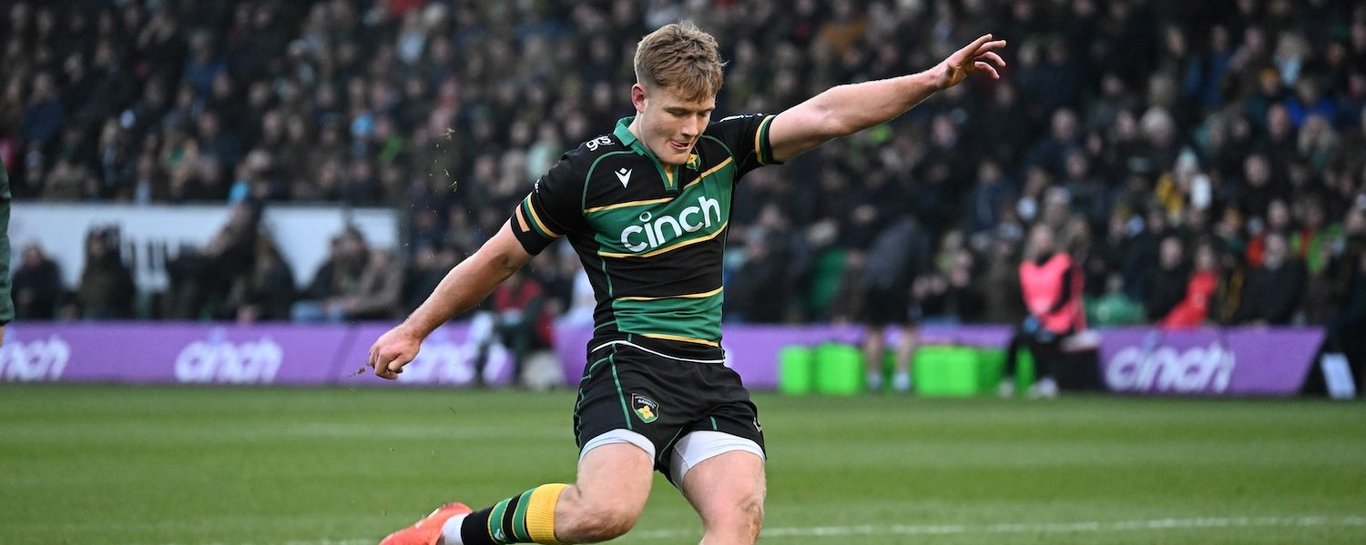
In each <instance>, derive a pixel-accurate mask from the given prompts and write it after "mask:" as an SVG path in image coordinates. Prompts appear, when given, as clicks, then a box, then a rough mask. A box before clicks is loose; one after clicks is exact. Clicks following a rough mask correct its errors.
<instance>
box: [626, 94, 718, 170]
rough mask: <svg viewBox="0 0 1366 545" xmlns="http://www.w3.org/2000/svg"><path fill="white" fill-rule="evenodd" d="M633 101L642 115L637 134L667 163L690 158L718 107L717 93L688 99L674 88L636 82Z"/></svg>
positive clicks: (682, 162)
mask: <svg viewBox="0 0 1366 545" xmlns="http://www.w3.org/2000/svg"><path fill="white" fill-rule="evenodd" d="M631 101H632V102H634V103H635V106H636V115H637V116H638V117H639V122H640V125H639V130H640V134H639V135H637V136H638V137H639V138H640V140H641V142H644V143H645V145H646V146H647V147H649V148H650V151H652V152H654V154H655V156H656V157H659V160H660V161H662V162H663V163H665V164H669V165H682V164H685V163H687V162H688V155H689V154H691V153H692V148H693V145H695V144H697V139H698V138H701V136H702V131H705V130H706V129H707V123H709V122H711V112H712V110H715V109H716V97H715V96H710V97H707V98H705V99H702V100H696V101H693V100H686V99H684V98H682V97H680V96H679V95H678V94H677V93H675V92H673V90H672V89H669V88H664V87H655V86H653V85H651V86H649V87H648V88H647V87H646V86H644V85H641V84H639V83H637V84H636V85H635V86H634V87H632V88H631Z"/></svg>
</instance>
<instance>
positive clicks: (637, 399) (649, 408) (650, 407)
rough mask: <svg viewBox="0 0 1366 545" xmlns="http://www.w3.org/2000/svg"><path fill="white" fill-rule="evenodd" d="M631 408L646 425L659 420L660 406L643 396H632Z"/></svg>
mask: <svg viewBox="0 0 1366 545" xmlns="http://www.w3.org/2000/svg"><path fill="white" fill-rule="evenodd" d="M631 408H632V410H634V411H635V412H636V416H638V417H640V421H641V422H644V423H646V424H649V423H651V422H654V421H655V419H657V418H659V404H658V403H655V400H653V399H650V398H648V397H645V396H643V395H640V394H631Z"/></svg>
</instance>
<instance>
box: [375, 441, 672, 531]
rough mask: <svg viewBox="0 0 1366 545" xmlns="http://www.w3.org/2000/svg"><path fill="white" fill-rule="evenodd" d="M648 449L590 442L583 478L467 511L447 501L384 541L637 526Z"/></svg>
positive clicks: (645, 493) (645, 492)
mask: <svg viewBox="0 0 1366 545" xmlns="http://www.w3.org/2000/svg"><path fill="white" fill-rule="evenodd" d="M650 460H651V457H650V454H649V453H647V452H645V451H643V450H641V448H640V447H637V446H636V445H634V444H630V443H616V444H606V445H603V446H601V447H597V448H593V449H592V450H589V451H588V452H587V453H585V454H584V456H583V459H582V460H581V461H580V462H579V475H578V482H577V483H576V484H573V485H565V484H544V485H541V486H538V487H536V488H533V489H531V490H527V491H526V492H523V493H521V494H518V495H516V496H512V497H510V498H507V499H505V500H503V501H500V502H498V503H496V504H494V505H492V506H490V507H488V508H486V509H482V510H479V511H475V512H470V509H469V508H468V507H465V506H464V505H463V504H448V505H447V506H444V507H442V508H441V509H438V510H437V511H436V512H433V513H432V514H431V515H429V516H428V517H427V518H425V519H423V520H421V521H419V522H418V523H417V524H415V525H413V526H411V527H409V528H405V529H403V530H399V531H398V532H394V533H393V534H391V535H390V536H389V537H387V538H385V539H384V541H382V542H380V543H381V545H507V544H510V543H545V544H557V543H596V542H599V541H607V540H609V539H613V538H616V537H618V536H620V535H622V534H624V533H626V531H627V530H630V529H631V527H632V526H634V525H635V522H636V520H637V519H638V518H639V517H640V513H641V511H643V510H644V509H645V500H646V498H648V497H649V495H650V482H651V471H652V467H653V464H652V463H651V461H650Z"/></svg>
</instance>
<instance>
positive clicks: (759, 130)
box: [706, 114, 779, 179]
mask: <svg viewBox="0 0 1366 545" xmlns="http://www.w3.org/2000/svg"><path fill="white" fill-rule="evenodd" d="M772 123H773V116H772V115H766V114H741V115H732V116H730V117H726V118H723V119H721V120H720V121H717V122H715V123H712V124H711V125H710V126H708V127H707V133H706V134H708V135H710V136H712V137H715V138H716V139H718V140H720V141H721V142H723V143H724V144H725V145H726V147H727V148H730V152H731V154H732V155H734V156H735V166H736V168H737V169H738V172H736V175H735V177H736V179H739V177H740V176H743V175H744V174H745V173H746V172H749V171H751V170H754V169H756V168H759V167H761V166H765V165H776V164H779V162H778V161H775V160H774V159H773V146H772V145H770V144H769V141H768V127H769V125H771V124H772Z"/></svg>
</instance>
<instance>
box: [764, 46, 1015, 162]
mask: <svg viewBox="0 0 1366 545" xmlns="http://www.w3.org/2000/svg"><path fill="white" fill-rule="evenodd" d="M1005 45H1006V42H1005V40H992V39H991V35H990V34H987V35H985V36H982V37H980V38H977V40H975V41H973V42H972V43H971V44H968V46H967V47H964V48H962V49H959V50H958V51H957V52H955V53H954V54H952V55H949V57H948V58H946V59H944V60H943V61H941V62H940V63H939V64H938V65H936V66H935V67H934V68H931V69H929V70H926V71H924V72H920V73H917V74H908V75H905V76H900V77H895V78H889V79H883V80H877V81H868V82H863V83H853V84H848V85H840V86H837V87H833V88H831V89H829V90H827V91H825V92H823V93H821V94H819V95H816V96H814V97H811V98H810V99H808V100H807V101H806V102H803V103H801V104H798V105H796V106H793V107H792V108H791V109H788V110H786V111H784V112H782V113H780V114H778V116H777V117H775V118H774V119H773V122H772V125H771V126H770V127H769V143H770V145H771V146H772V149H773V157H774V158H775V159H776V160H778V161H786V160H788V159H791V158H793V157H796V156H797V155H800V154H801V153H802V152H805V151H806V150H809V149H811V148H814V147H816V146H819V145H821V144H822V143H825V142H826V141H828V140H831V139H834V138H839V137H841V136H848V135H851V134H854V133H856V132H858V131H861V130H863V129H866V128H868V127H872V126H875V125H879V124H882V123H886V122H887V121H890V120H892V119H894V118H896V117H897V116H899V115H901V114H903V113H905V112H906V111H907V110H909V109H911V108H913V107H915V105H916V104H919V103H920V101H922V100H925V98H927V97H929V96H930V95H932V94H934V93H936V92H938V91H940V90H943V89H947V88H949V87H953V86H954V85H958V84H959V83H962V81H963V80H964V79H967V77H968V75H969V74H971V73H973V72H985V73H988V74H990V75H991V77H992V78H993V79H999V78H1000V77H1001V75H1000V73H998V72H997V68H1005V61H1004V60H1002V59H1001V56H1000V55H998V54H997V53H996V50H998V49H1001V48H1003V47H1005Z"/></svg>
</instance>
